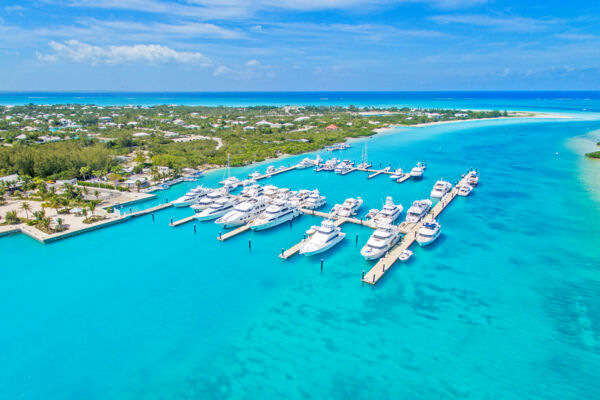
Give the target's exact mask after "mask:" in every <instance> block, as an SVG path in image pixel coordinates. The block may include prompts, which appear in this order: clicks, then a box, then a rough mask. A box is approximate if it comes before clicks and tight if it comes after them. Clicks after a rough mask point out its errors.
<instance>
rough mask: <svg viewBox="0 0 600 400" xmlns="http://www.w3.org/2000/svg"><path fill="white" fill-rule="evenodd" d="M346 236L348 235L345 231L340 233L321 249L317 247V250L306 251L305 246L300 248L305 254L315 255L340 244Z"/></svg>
mask: <svg viewBox="0 0 600 400" xmlns="http://www.w3.org/2000/svg"><path fill="white" fill-rule="evenodd" d="M345 237H346V234H345V233H340V234H339V235H338V236H337V237H336V238H335V239H334V240H332V241H331V242H329V243H327V245H326V246H323V247H321V248H320V249H316V250H308V251H305V250H303V248H300V254H303V255H305V256H314V255H315V254H321V253H324V252H326V251H327V250H329V249H331V248H332V247H333V246H335V245H336V244H338V243H339V242H341V241H342V240H344V238H345Z"/></svg>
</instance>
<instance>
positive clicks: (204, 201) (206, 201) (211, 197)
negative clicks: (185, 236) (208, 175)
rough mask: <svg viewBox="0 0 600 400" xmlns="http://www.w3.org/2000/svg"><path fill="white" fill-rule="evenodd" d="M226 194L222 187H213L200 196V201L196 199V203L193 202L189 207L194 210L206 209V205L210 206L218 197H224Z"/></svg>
mask: <svg viewBox="0 0 600 400" xmlns="http://www.w3.org/2000/svg"><path fill="white" fill-rule="evenodd" d="M226 195H227V192H226V191H225V190H224V189H223V188H221V189H215V190H213V191H212V192H210V193H209V194H207V195H206V196H204V197H203V198H201V199H200V201H197V202H196V204H193V205H192V207H191V208H192V210H194V211H195V212H200V211H202V210H206V209H207V208H208V207H210V206H211V204H212V203H214V202H215V201H216V200H218V199H221V198H223V197H226Z"/></svg>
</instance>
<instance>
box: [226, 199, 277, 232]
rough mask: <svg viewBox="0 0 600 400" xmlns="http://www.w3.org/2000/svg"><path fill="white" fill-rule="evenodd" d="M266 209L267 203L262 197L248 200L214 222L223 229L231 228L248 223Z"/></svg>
mask: <svg viewBox="0 0 600 400" xmlns="http://www.w3.org/2000/svg"><path fill="white" fill-rule="evenodd" d="M266 209H267V202H266V201H265V199H264V198H263V197H258V198H252V199H248V200H246V201H244V202H242V203H240V204H238V205H236V206H235V207H234V208H233V210H231V211H229V212H228V213H227V214H225V215H223V216H222V217H221V218H219V219H218V220H216V221H215V222H216V223H217V224H220V225H223V228H231V227H235V226H240V225H244V224H247V223H249V222H250V221H252V220H253V219H254V218H256V217H258V216H259V215H260V214H262V213H263V212H264V211H265V210H266Z"/></svg>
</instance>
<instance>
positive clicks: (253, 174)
mask: <svg viewBox="0 0 600 400" xmlns="http://www.w3.org/2000/svg"><path fill="white" fill-rule="evenodd" d="M261 175H262V174H261V173H260V172H258V171H254V172H253V173H251V174H250V175H249V177H250V178H252V179H256V178H258V177H259V176H261Z"/></svg>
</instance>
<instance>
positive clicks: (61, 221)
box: [56, 218, 64, 229]
mask: <svg viewBox="0 0 600 400" xmlns="http://www.w3.org/2000/svg"><path fill="white" fill-rule="evenodd" d="M63 222H64V220H63V219H62V218H56V228H57V229H60V228H62V226H63Z"/></svg>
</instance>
